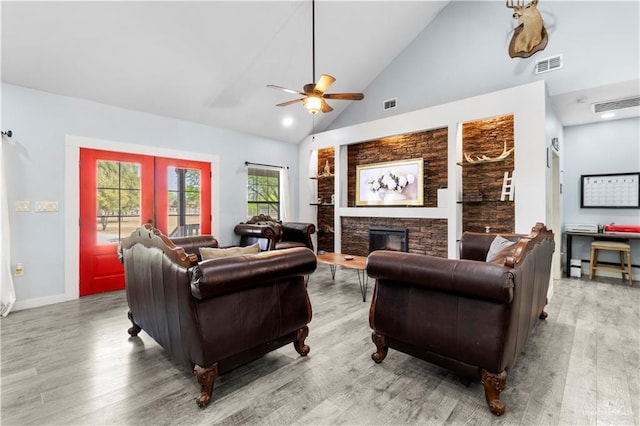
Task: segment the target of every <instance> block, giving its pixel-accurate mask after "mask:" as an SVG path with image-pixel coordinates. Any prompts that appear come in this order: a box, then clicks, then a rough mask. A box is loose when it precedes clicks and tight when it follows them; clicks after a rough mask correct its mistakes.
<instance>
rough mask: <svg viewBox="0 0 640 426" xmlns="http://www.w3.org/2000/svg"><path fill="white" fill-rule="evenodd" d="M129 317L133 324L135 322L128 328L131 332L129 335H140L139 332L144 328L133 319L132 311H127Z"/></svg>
mask: <svg viewBox="0 0 640 426" xmlns="http://www.w3.org/2000/svg"><path fill="white" fill-rule="evenodd" d="M127 317H129V321H131V324H133V325H132V326H131V327H130V328H129V330H127V332H128V333H129V335H131V336H133V337H136V336H137V335H138V333H140V330H142V329H141V328H140V327H139V326H138V324H136V323H135V322H134V321H133V315H132V314H131V311H129V312H127Z"/></svg>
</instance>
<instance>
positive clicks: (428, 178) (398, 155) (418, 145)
mask: <svg viewBox="0 0 640 426" xmlns="http://www.w3.org/2000/svg"><path fill="white" fill-rule="evenodd" d="M447 144H448V130H447V128H446V127H444V128H442V129H434V130H427V131H424V132H418V133H409V134H406V135H397V136H390V137H386V138H381V139H377V140H372V141H367V142H362V143H359V144H354V145H349V146H348V147H347V156H348V165H349V168H348V171H347V188H348V194H347V206H348V207H355V205H356V166H357V165H364V164H373V163H384V162H386V161H397V160H409V159H411V158H420V157H422V158H423V159H424V204H423V206H424V207H437V205H438V189H439V188H445V187H447V184H448V180H447Z"/></svg>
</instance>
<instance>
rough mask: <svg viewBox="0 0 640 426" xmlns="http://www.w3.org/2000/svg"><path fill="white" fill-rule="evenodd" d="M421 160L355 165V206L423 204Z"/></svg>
mask: <svg viewBox="0 0 640 426" xmlns="http://www.w3.org/2000/svg"><path fill="white" fill-rule="evenodd" d="M423 163H424V161H423V159H422V158H412V159H410V160H401V161H388V162H385V163H375V164H364V165H357V166H356V206H372V205H373V206H388V205H401V206H421V205H423V192H424V190H423V185H424V181H423V179H424V171H423Z"/></svg>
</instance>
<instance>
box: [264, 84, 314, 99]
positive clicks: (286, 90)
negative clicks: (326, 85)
mask: <svg viewBox="0 0 640 426" xmlns="http://www.w3.org/2000/svg"><path fill="white" fill-rule="evenodd" d="M267 87H270V88H272V89H279V90H284V91H285V92H287V93H293V94H295V95H302V96H305V95H306V93H302V92H298V91H297V90H293V89H287V88H286V87H282V86H276V85H275V84H267Z"/></svg>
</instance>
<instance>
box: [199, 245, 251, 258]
mask: <svg viewBox="0 0 640 426" xmlns="http://www.w3.org/2000/svg"><path fill="white" fill-rule="evenodd" d="M257 253H260V244H258V243H255V244H252V245H250V246H246V247H228V248H213V247H200V256H201V257H202V260H209V259H221V258H223V257H231V256H240V255H242V254H257Z"/></svg>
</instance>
